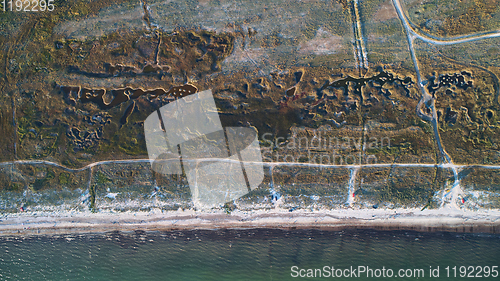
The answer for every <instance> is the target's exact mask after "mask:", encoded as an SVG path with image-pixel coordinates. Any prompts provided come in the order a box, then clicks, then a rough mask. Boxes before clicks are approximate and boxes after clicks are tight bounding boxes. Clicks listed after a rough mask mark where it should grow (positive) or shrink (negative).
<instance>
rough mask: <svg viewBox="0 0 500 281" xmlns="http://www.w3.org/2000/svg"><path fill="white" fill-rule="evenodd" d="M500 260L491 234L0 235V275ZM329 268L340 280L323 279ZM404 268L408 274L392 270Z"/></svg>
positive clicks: (164, 275)
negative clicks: (22, 236) (1, 236)
mask: <svg viewBox="0 0 500 281" xmlns="http://www.w3.org/2000/svg"><path fill="white" fill-rule="evenodd" d="M499 265H500V235H498V234H496V235H492V234H457V233H419V232H405V231H390V232H384V231H371V230H345V231H319V230H294V231H285V230H269V229H260V230H217V231H201V230H198V231H182V232H181V231H177V232H133V233H118V232H113V233H105V234H86V235H80V236H78V235H66V236H52V237H48V236H38V237H25V238H21V237H3V238H0V279H1V280H295V279H302V278H299V277H300V275H302V276H307V274H308V273H309V274H314V273H315V274H316V275H315V276H316V278H305V279H306V280H310V279H321V278H319V277H320V276H321V277H323V278H324V279H333V280H387V279H391V278H388V277H387V276H388V275H389V273H391V271H392V273H393V277H392V278H393V279H397V280H457V279H462V278H460V275H461V274H465V275H470V274H471V272H472V274H473V275H474V276H477V277H474V278H470V277H469V278H467V277H464V278H463V279H479V280H500V277H496V278H495V277H492V276H495V268H494V266H497V267H498V266H499ZM351 266H352V267H353V269H356V271H355V272H354V273H355V275H352V271H351ZM438 266H439V271H437V270H436V269H437V267H438ZM447 266H449V268H448V270H446V267H447ZM454 266H456V268H455V269H453V267H454ZM472 266H473V267H474V268H472ZM332 267H333V272H334V273H333V274H334V275H335V274H336V273H340V271H339V269H341V270H342V274H343V275H342V277H341V278H339V277H335V278H331V277H325V276H331V274H332V271H331V269H332ZM363 268H364V269H365V271H366V272H362V273H359V272H358V270H359V269H361V270H362V271H363ZM401 269H402V270H403V271H402V273H403V275H404V276H406V277H396V276H398V272H400V270H401ZM301 270H302V271H301ZM308 270H309V271H308ZM370 270H371V274H372V275H369V274H370ZM390 270H391V271H390ZM430 270H434V271H433V273H434V274H436V273H438V272H439V277H430V272H431V271H430ZM496 270H497V271H498V270H499V269H498V268H496ZM461 271H462V272H463V273H461ZM479 271H481V273H479ZM487 271H488V272H489V274H488V276H489V277H485V276H486V272H487ZM344 274H347V275H348V277H345V275H344ZM382 274H384V275H385V276H386V277H383V275H382ZM418 274H420V277H419V278H417V277H416V275H418ZM447 274H448V276H449V277H447ZM377 275H379V276H380V277H378V278H377V277H376V276H377ZM409 275H411V277H408V276H409ZM454 275H456V276H457V277H456V278H455V276H454ZM293 276H299V277H297V278H294V277H293ZM312 276H314V275H312ZM337 276H339V275H337ZM479 276H482V277H479Z"/></svg>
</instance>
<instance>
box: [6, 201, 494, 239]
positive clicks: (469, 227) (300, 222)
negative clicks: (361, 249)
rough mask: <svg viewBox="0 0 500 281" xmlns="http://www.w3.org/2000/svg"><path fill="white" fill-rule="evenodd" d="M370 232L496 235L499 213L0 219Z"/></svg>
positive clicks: (12, 228) (84, 230)
mask: <svg viewBox="0 0 500 281" xmlns="http://www.w3.org/2000/svg"><path fill="white" fill-rule="evenodd" d="M257 228H258V229H264V228H265V229H289V230H293V229H320V230H331V231H337V230H343V229H374V230H386V231H391V230H412V231H419V232H457V233H492V234H496V233H500V210H482V211H464V210H458V209H451V208H443V209H437V210H424V211H420V210H418V209H381V210H378V209H377V210H372V209H338V210H319V211H308V210H297V211H294V212H289V211H288V210H285V209H272V210H259V211H250V212H245V211H234V212H232V213H231V214H230V215H228V214H226V213H224V212H223V211H221V210H216V211H210V212H208V211H193V210H185V211H181V210H179V211H163V212H162V211H161V210H152V211H150V212H122V213H114V212H100V213H90V212H58V213H56V212H33V213H14V214H4V215H3V216H2V217H1V218H0V236H33V235H35V236H36V235H63V234H90V233H104V232H112V231H120V232H130V231H137V230H140V231H179V230H180V231H182V230H195V229H204V230H216V229H257Z"/></svg>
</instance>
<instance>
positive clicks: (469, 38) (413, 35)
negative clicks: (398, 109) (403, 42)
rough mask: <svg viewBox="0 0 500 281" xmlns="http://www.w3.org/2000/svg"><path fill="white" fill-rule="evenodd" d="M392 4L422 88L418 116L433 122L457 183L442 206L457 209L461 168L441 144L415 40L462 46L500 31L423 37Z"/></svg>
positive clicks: (397, 4)
mask: <svg viewBox="0 0 500 281" xmlns="http://www.w3.org/2000/svg"><path fill="white" fill-rule="evenodd" d="M392 3H393V4H394V7H395V8H396V12H397V14H398V17H399V19H400V20H401V23H402V24H403V27H404V29H405V31H406V37H407V40H408V47H409V49H410V54H411V58H412V60H413V64H414V66H415V71H416V74H417V80H418V86H419V88H420V91H421V92H422V99H421V100H420V102H419V104H418V106H417V109H416V110H417V115H418V116H420V117H422V118H424V119H425V120H428V121H431V122H432V126H433V128H434V135H435V138H436V142H437V145H438V148H439V151H440V153H441V156H442V157H443V159H442V160H443V163H444V164H443V165H442V166H448V167H450V168H451V169H452V170H453V174H454V177H455V181H454V183H453V186H452V188H451V189H450V191H449V192H443V196H442V198H441V206H444V203H445V201H446V199H447V198H449V197H451V198H450V199H451V203H450V204H451V206H453V207H457V206H456V201H457V199H458V196H459V195H460V194H462V193H463V192H462V189H461V187H460V178H459V176H458V171H459V169H460V168H459V166H457V165H453V162H452V159H451V157H450V156H449V155H448V153H446V151H445V150H444V148H443V145H442V143H441V137H440V135H439V127H438V123H437V111H436V107H435V99H434V98H433V97H432V96H431V95H430V94H429V93H428V92H427V91H426V89H425V87H424V85H423V83H422V77H421V74H420V69H419V64H418V60H417V57H416V54H415V47H414V46H413V43H414V41H415V39H417V38H418V39H420V40H422V41H424V42H427V43H430V44H434V45H453V44H461V43H467V42H473V41H478V40H484V39H489V38H497V37H500V31H488V32H482V33H477V34H471V35H464V36H457V37H452V38H442V37H441V38H440V37H435V36H429V35H423V34H421V33H419V32H417V30H416V29H415V28H414V27H415V24H413V23H412V22H410V21H409V20H408V17H407V16H406V15H405V13H404V11H403V8H402V6H401V2H400V0H392ZM423 106H426V107H428V108H430V109H431V110H432V117H430V116H428V115H426V114H425V113H423V112H421V109H422V107H423Z"/></svg>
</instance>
